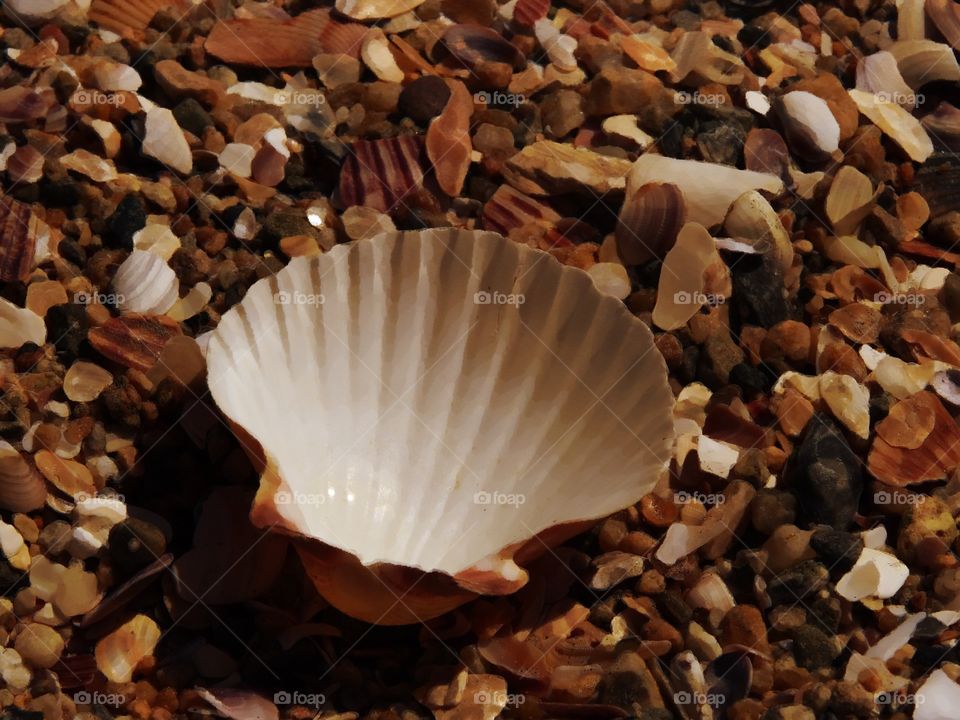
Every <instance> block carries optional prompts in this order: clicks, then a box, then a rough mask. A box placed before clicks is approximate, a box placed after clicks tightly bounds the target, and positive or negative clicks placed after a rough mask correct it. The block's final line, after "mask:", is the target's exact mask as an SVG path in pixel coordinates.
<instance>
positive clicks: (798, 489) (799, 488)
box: [785, 414, 863, 530]
mask: <svg viewBox="0 0 960 720" xmlns="http://www.w3.org/2000/svg"><path fill="white" fill-rule="evenodd" d="M785 474H786V477H787V482H788V485H789V487H790V489H791V491H792V492H793V494H794V495H796V496H797V501H798V503H799V505H800V512H801V515H800V516H801V518H803V519H804V520H805V521H806V522H807V523H808V524H810V525H821V524H822V525H829V526H830V527H833V528H836V529H838V530H842V529H844V528H845V527H847V526H848V525H849V524H850V522H851V521H852V520H853V516H854V514H855V513H856V512H857V506H858V505H859V503H860V493H861V492H862V491H863V473H862V470H861V467H860V460H859V459H858V458H857V456H856V455H855V454H854V452H853V450H851V449H850V446H849V445H848V444H847V441H846V439H845V438H844V437H843V434H842V433H841V432H840V431H839V430H838V429H837V427H836V425H834V423H833V421H832V420H831V419H830V418H828V417H826V416H824V415H822V414H817V415H814V417H813V418H812V420H811V421H810V422H809V423H808V424H807V428H806V430H805V431H804V434H803V438H802V440H801V442H800V445H799V446H798V447H797V448H796V449H795V450H794V452H793V455H791V456H790V459H789V460H788V461H787V469H786V473H785Z"/></svg>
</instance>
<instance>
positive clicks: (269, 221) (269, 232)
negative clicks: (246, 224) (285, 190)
mask: <svg viewBox="0 0 960 720" xmlns="http://www.w3.org/2000/svg"><path fill="white" fill-rule="evenodd" d="M292 235H309V236H310V237H316V236H317V231H316V229H315V228H314V227H313V225H311V224H310V221H309V220H307V216H306V215H304V214H303V213H302V212H275V213H269V214H268V215H267V216H266V218H264V220H263V226H262V227H261V228H260V239H261V240H262V241H263V242H265V243H267V244H268V245H276V244H277V243H278V242H280V240H282V239H283V238H285V237H290V236H292Z"/></svg>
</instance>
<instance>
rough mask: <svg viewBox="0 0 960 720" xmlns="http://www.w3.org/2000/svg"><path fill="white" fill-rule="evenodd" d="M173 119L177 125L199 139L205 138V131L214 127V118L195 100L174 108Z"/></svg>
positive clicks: (187, 100) (185, 101) (184, 102)
mask: <svg viewBox="0 0 960 720" xmlns="http://www.w3.org/2000/svg"><path fill="white" fill-rule="evenodd" d="M173 117H175V118H176V120H177V124H178V125H179V126H180V127H182V128H183V129H184V130H187V131H189V132H191V133H193V134H194V135H196V136H197V137H198V138H202V137H203V131H204V130H205V129H206V128H208V127H211V126H212V125H213V118H212V117H210V113H208V112H207V111H206V110H204V109H203V106H202V105H201V104H200V103H198V102H197V101H196V100H194V99H193V98H187V99H186V100H184V101H182V102H180V103H179V104H178V105H177V106H176V107H174V108H173Z"/></svg>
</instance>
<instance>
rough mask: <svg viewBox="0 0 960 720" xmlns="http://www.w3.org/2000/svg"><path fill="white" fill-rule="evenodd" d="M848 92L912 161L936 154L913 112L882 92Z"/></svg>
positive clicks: (866, 114) (861, 109)
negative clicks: (887, 97) (881, 94)
mask: <svg viewBox="0 0 960 720" xmlns="http://www.w3.org/2000/svg"><path fill="white" fill-rule="evenodd" d="M848 92H849V94H850V97H851V98H852V99H853V101H854V102H855V103H856V104H857V108H858V109H859V110H860V112H861V113H862V114H863V115H865V116H866V117H867V119H868V120H870V122H872V123H873V124H874V125H876V126H877V127H878V128H880V129H881V130H882V131H883V132H884V133H886V134H887V135H889V136H890V137H891V138H892V139H893V141H894V142H896V143H897V144H898V145H899V146H900V147H902V148H903V150H904V152H906V153H907V155H909V156H910V158H911V159H912V160H914V161H915V162H920V163H922V162H924V161H925V160H926V159H927V158H928V157H930V155H931V154H933V143H932V142H931V141H930V137H929V136H928V135H927V132H926V130H924V129H923V126H922V125H921V124H920V121H919V120H917V119H916V118H915V117H913V115H911V114H910V113H908V112H907V111H906V110H904V109H903V108H902V107H900V106H899V105H897V104H896V103H895V102H893V101H892V100H885V99H884V98H883V97H882V96H880V95H875V94H874V93H868V92H864V91H863V90H849V91H848Z"/></svg>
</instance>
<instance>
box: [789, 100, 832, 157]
mask: <svg viewBox="0 0 960 720" xmlns="http://www.w3.org/2000/svg"><path fill="white" fill-rule="evenodd" d="M781 102H782V103H783V113H784V121H785V123H786V125H787V133H788V134H789V135H791V136H794V137H799V138H801V139H802V141H803V144H809V145H811V146H812V147H813V149H815V150H817V151H818V152H820V153H822V154H824V155H829V154H830V153H832V152H833V151H834V150H836V149H837V148H839V147H840V123H838V122H837V119H836V118H835V117H834V116H833V113H832V112H831V111H830V107H829V106H828V105H827V101H826V100H824V99H822V98H819V97H817V96H816V95H814V94H813V93H809V92H806V91H804V90H794V91H792V92H788V93H786V94H785V95H784V96H783V97H782V98H781Z"/></svg>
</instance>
